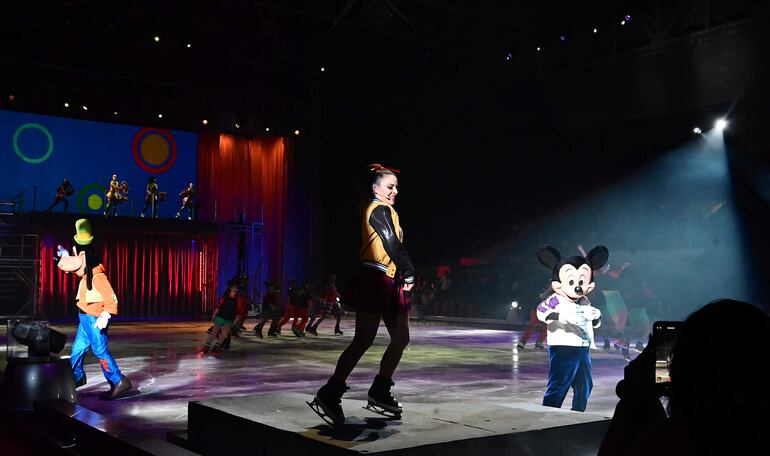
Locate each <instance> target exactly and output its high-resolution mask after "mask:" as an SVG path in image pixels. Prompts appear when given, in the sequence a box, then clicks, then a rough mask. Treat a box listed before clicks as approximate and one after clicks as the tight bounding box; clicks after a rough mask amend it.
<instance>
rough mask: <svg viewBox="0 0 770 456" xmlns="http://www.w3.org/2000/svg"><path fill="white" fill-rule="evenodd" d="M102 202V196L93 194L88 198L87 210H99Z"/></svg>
mask: <svg viewBox="0 0 770 456" xmlns="http://www.w3.org/2000/svg"><path fill="white" fill-rule="evenodd" d="M103 202H104V201H103V200H102V196H101V195H98V194H96V193H94V194H93V195H89V196H88V208H89V209H93V210H97V209H101V207H102V203H103Z"/></svg>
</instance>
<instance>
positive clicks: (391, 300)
mask: <svg viewBox="0 0 770 456" xmlns="http://www.w3.org/2000/svg"><path fill="white" fill-rule="evenodd" d="M397 172H398V171H397V170H395V169H389V168H385V167H383V166H382V165H380V164H373V165H369V166H368V167H367V168H366V169H365V170H364V172H363V173H362V175H361V176H360V179H359V183H360V184H361V187H360V198H361V201H360V202H361V209H362V211H363V219H362V224H361V234H362V243H361V250H360V254H359V258H360V259H361V269H360V270H359V272H358V274H357V275H356V277H355V278H354V279H353V281H352V282H351V283H350V285H348V288H347V289H346V290H345V291H344V293H343V299H344V301H345V303H346V304H347V305H349V306H350V307H351V308H353V309H355V311H356V323H355V324H356V327H355V335H354V336H353V340H352V341H351V342H350V345H348V347H347V348H346V349H345V351H343V352H342V354H341V355H340V358H339V360H338V361H337V367H336V369H335V370H334V374H332V376H331V378H329V381H328V382H327V383H326V384H325V385H324V386H322V387H321V389H319V390H318V393H317V394H316V396H315V399H313V401H312V402H309V403H308V405H309V406H310V407H311V408H312V409H313V411H315V412H316V413H318V415H319V416H320V417H321V418H322V419H323V420H324V421H326V422H327V423H329V424H331V425H340V424H343V423H344V422H345V414H344V413H343V412H342V407H341V405H340V404H341V402H342V395H343V394H344V393H345V391H347V390H348V389H349V388H348V386H347V385H346V384H345V380H346V379H347V378H348V375H350V372H351V371H352V370H353V368H354V367H356V364H358V361H359V360H360V359H361V356H363V354H364V353H366V351H367V350H368V349H369V347H370V346H371V345H372V342H374V337H375V336H376V335H377V330H378V329H379V326H380V320H383V321H384V322H385V326H386V327H387V329H388V334H390V344H389V345H388V347H387V349H386V350H385V353H384V354H383V355H382V361H381V362H380V372H379V374H377V376H376V377H375V378H374V381H373V383H372V386H371V388H369V394H368V400H369V404H368V405H367V408H368V409H370V410H372V411H374V412H376V413H380V414H383V415H386V416H389V417H391V418H396V419H400V417H401V411H402V408H401V404H399V403H398V401H396V400H395V399H394V398H393V395H392V394H391V392H390V388H391V387H392V386H393V380H391V377H392V376H393V372H395V370H396V367H397V366H398V363H399V361H400V360H401V355H402V353H403V352H404V349H405V348H406V346H407V345H408V344H409V317H408V312H409V300H408V298H407V296H406V294H405V293H404V292H408V291H410V290H411V289H412V286H413V285H414V267H413V266H412V260H411V259H410V258H409V253H408V252H407V250H406V248H405V247H404V244H403V238H404V235H403V231H402V230H401V225H400V224H399V219H398V214H397V213H396V211H395V209H393V205H394V204H395V202H396V195H398V179H397V178H396V173H397Z"/></svg>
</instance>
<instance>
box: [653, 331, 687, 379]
mask: <svg viewBox="0 0 770 456" xmlns="http://www.w3.org/2000/svg"><path fill="white" fill-rule="evenodd" d="M681 325H682V322H681V321H656V322H655V323H654V324H653V326H652V340H653V343H654V344H655V383H656V384H658V385H660V386H661V387H663V388H664V389H665V388H666V387H667V386H668V384H669V383H670V382H671V375H670V374H669V370H668V366H669V363H670V362H671V349H672V348H673V347H674V344H675V343H676V335H677V332H678V331H679V328H680V326H681Z"/></svg>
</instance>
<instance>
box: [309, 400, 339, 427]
mask: <svg viewBox="0 0 770 456" xmlns="http://www.w3.org/2000/svg"><path fill="white" fill-rule="evenodd" d="M305 404H307V405H308V407H310V409H311V410H312V411H314V412H315V413H316V415H318V416H320V417H321V419H322V420H324V422H325V423H326V424H328V425H329V426H331V427H335V428H336V427H339V426H342V425H343V424H345V419H344V418H343V419H342V420H337V421H335V420H334V417H333V416H332V415H330V414H329V413H327V411H326V409H324V405H323V402H320V401H318V399H313V401H312V402H307V401H305Z"/></svg>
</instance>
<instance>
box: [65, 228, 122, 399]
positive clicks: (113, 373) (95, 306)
mask: <svg viewBox="0 0 770 456" xmlns="http://www.w3.org/2000/svg"><path fill="white" fill-rule="evenodd" d="M74 239H75V243H77V244H78V246H80V250H79V251H78V246H73V247H72V253H73V255H69V253H68V252H67V250H66V249H64V248H63V247H62V246H59V252H58V255H59V260H58V262H57V266H58V267H59V269H61V270H62V271H64V272H73V273H75V275H77V276H78V277H80V283H79V285H78V294H77V298H76V299H77V306H78V320H79V321H80V324H79V325H78V330H77V333H76V334H75V341H74V342H73V343H72V355H71V363H72V370H73V372H74V373H75V387H76V388H77V387H80V386H83V385H85V384H86V373H85V371H84V370H83V357H84V356H85V355H86V353H88V350H89V349H91V351H93V353H94V355H95V356H96V357H97V358H98V359H99V364H100V365H101V367H102V373H103V374H104V377H105V378H106V379H107V382H108V383H109V384H110V390H109V391H108V392H106V393H105V394H104V395H103V396H102V398H103V399H117V398H118V397H120V396H122V395H124V394H125V393H126V392H127V391H129V390H130V389H131V381H130V380H129V379H128V378H127V377H126V376H124V375H123V374H121V373H120V369H118V364H117V363H116V362H115V358H113V357H112V354H111V353H110V350H109V348H108V347H107V325H109V322H110V318H112V316H114V315H117V314H118V298H117V296H115V292H114V291H113V289H112V286H111V285H110V282H109V280H107V276H106V275H105V273H104V266H103V265H102V263H101V260H100V259H99V256H98V255H97V253H96V251H95V249H94V248H93V246H92V245H91V243H92V242H93V239H94V237H93V236H92V235H91V222H89V221H88V220H87V219H80V220H78V221H77V222H75V236H74Z"/></svg>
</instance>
